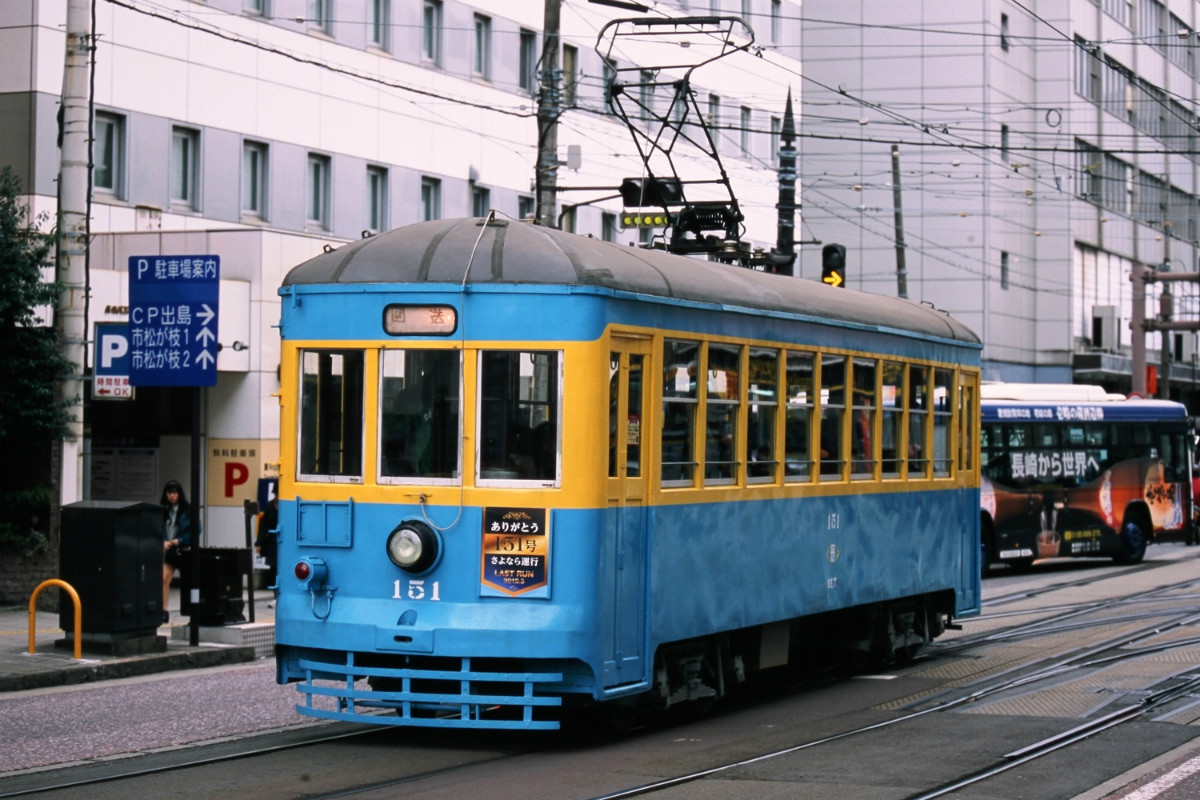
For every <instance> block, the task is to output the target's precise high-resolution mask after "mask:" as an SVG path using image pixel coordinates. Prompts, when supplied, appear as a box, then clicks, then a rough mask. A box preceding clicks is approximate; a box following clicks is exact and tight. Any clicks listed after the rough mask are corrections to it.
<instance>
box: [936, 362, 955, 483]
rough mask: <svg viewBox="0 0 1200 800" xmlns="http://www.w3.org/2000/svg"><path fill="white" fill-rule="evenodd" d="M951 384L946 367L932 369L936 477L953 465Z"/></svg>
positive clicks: (951, 375) (944, 474) (941, 476)
mask: <svg viewBox="0 0 1200 800" xmlns="http://www.w3.org/2000/svg"><path fill="white" fill-rule="evenodd" d="M953 386H954V373H953V372H951V371H950V370H948V369H935V370H934V371H933V474H934V477H938V478H944V477H946V476H947V475H949V474H950V470H951V468H952V466H953V464H952V459H951V451H950V420H951V419H952V416H953V415H952V411H953V409H952V408H951V406H950V401H951V400H952V399H953V397H954V394H953V391H952V387H953Z"/></svg>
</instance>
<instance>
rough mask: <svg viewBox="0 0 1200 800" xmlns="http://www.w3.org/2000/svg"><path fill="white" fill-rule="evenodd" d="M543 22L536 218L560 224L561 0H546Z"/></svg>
mask: <svg viewBox="0 0 1200 800" xmlns="http://www.w3.org/2000/svg"><path fill="white" fill-rule="evenodd" d="M545 3H546V6H545V16H544V18H543V23H542V69H541V72H540V77H541V82H540V84H539V87H538V112H537V119H538V151H537V166H536V168H535V169H536V170H537V174H536V175H535V177H534V185H535V186H536V187H537V210H536V214H537V219H538V222H540V223H541V224H543V225H545V226H546V227H548V228H553V227H556V226H557V224H558V209H557V207H556V206H557V201H558V198H557V194H558V166H559V164H558V117H559V114H560V113H562V109H561V106H560V103H561V101H562V94H561V81H562V71H561V70H560V69H559V68H558V49H559V45H558V33H559V11H560V9H561V7H562V0H545Z"/></svg>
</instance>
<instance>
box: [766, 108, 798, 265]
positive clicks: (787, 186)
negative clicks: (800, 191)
mask: <svg viewBox="0 0 1200 800" xmlns="http://www.w3.org/2000/svg"><path fill="white" fill-rule="evenodd" d="M779 138H780V140H781V144H780V147H779V202H778V203H777V204H776V206H775V207H776V208H777V209H779V221H778V222H777V223H776V229H775V252H776V253H777V254H778V256H779V257H778V258H777V259H775V261H776V263H774V264H773V265H772V266H773V267H774V270H775V271H776V272H778V273H779V274H781V275H793V274H795V264H796V118H795V116H794V115H793V113H792V89H791V87H788V94H787V105H786V106H785V107H784V110H783V126H782V128H781V129H780V131H779Z"/></svg>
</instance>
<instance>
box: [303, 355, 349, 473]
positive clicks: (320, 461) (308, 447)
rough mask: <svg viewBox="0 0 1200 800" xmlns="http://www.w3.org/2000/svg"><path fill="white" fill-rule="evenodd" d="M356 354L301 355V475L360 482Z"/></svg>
mask: <svg viewBox="0 0 1200 800" xmlns="http://www.w3.org/2000/svg"><path fill="white" fill-rule="evenodd" d="M364 364H365V358H364V355H363V352H362V351H361V350H305V351H303V352H301V354H300V443H299V452H298V454H297V455H298V465H299V468H300V474H301V475H302V476H309V477H318V476H321V477H341V478H360V479H361V478H362V464H363V414H364V409H363V388H364V387H363V372H364Z"/></svg>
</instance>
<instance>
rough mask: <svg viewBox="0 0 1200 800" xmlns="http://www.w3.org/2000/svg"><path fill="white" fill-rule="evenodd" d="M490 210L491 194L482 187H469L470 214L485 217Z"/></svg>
mask: <svg viewBox="0 0 1200 800" xmlns="http://www.w3.org/2000/svg"><path fill="white" fill-rule="evenodd" d="M491 210H492V193H491V191H489V190H487V189H485V188H483V187H482V186H472V187H471V214H472V215H474V216H476V217H486V216H487V215H488V212H489V211H491Z"/></svg>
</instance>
